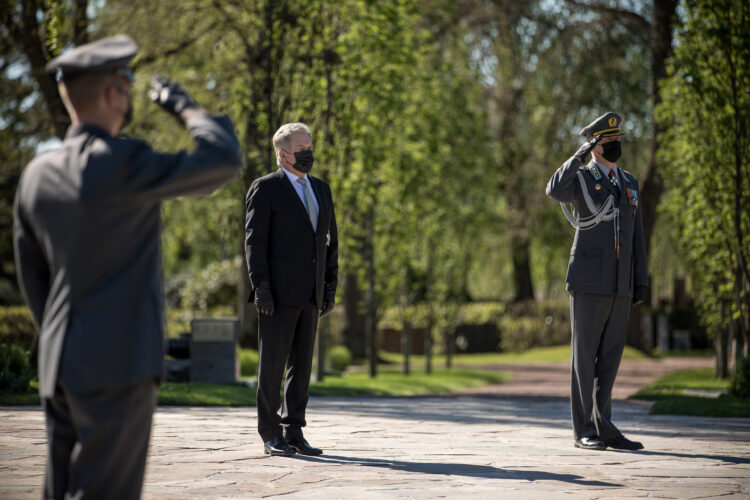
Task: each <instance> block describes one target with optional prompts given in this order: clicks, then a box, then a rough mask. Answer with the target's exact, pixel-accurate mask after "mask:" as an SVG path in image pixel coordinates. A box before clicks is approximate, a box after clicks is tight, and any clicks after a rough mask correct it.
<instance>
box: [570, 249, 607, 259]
mask: <svg viewBox="0 0 750 500" xmlns="http://www.w3.org/2000/svg"><path fill="white" fill-rule="evenodd" d="M570 254H571V255H575V256H576V257H581V258H584V259H588V258H592V257H601V256H602V249H601V247H576V248H574V249H573V251H572V252H570Z"/></svg>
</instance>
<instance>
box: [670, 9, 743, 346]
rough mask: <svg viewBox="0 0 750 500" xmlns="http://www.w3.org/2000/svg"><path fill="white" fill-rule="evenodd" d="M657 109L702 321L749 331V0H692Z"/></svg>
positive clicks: (673, 207)
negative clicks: (733, 324) (735, 322)
mask: <svg viewBox="0 0 750 500" xmlns="http://www.w3.org/2000/svg"><path fill="white" fill-rule="evenodd" d="M685 7H686V10H685V13H686V17H685V21H684V23H683V25H682V26H681V27H680V30H679V33H678V40H677V44H676V48H675V54H674V58H673V60H672V63H671V65H670V67H669V69H668V75H669V78H668V79H667V81H666V82H665V83H664V85H663V87H662V89H661V92H662V97H663V103H662V105H661V106H660V107H659V108H658V109H657V113H658V116H659V117H660V119H661V120H663V123H664V124H665V125H666V126H667V128H666V130H665V132H664V133H663V134H662V136H661V138H660V139H661V142H662V145H663V147H662V150H663V154H662V157H661V159H662V161H663V162H664V163H665V164H666V166H667V168H666V169H664V177H665V184H666V186H667V188H668V196H667V199H666V200H665V204H664V206H663V209H664V212H665V214H666V216H667V217H669V218H670V220H671V221H672V223H673V224H674V226H675V227H676V228H677V231H676V232H677V240H678V242H679V245H680V249H681V253H682V254H683V255H684V256H685V258H686V263H687V266H688V268H689V270H690V276H691V280H692V285H693V286H692V289H693V292H694V293H695V296H696V299H697V303H698V306H699V309H700V314H701V319H702V321H703V323H704V324H705V325H706V327H707V329H708V331H709V333H710V334H711V335H716V334H717V333H719V332H721V331H726V329H727V328H728V326H729V322H730V321H732V320H733V319H735V320H738V325H739V327H740V328H741V329H743V330H745V331H748V329H750V310H749V308H750V270H749V268H748V264H749V263H750V242H749V241H748V235H749V234H750V92H748V91H747V88H748V85H750V39H749V38H748V37H747V33H748V32H749V30H750V5H748V3H747V2H738V1H734V0H720V1H713V0H712V1H709V0H689V1H687V2H686V5H685Z"/></svg>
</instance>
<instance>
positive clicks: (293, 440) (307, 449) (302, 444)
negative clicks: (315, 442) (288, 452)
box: [284, 434, 323, 455]
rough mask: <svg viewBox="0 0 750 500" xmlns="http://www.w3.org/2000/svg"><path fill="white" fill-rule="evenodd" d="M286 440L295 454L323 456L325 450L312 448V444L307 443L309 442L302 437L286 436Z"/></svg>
mask: <svg viewBox="0 0 750 500" xmlns="http://www.w3.org/2000/svg"><path fill="white" fill-rule="evenodd" d="M284 439H286V444H288V445H289V447H290V448H291V449H293V450H294V451H295V452H297V453H299V454H300V455H322V454H323V450H321V449H320V448H313V447H312V446H310V443H308V442H307V440H306V439H305V438H304V436H302V434H300V435H298V436H297V435H295V436H289V435H287V436H285V437H284Z"/></svg>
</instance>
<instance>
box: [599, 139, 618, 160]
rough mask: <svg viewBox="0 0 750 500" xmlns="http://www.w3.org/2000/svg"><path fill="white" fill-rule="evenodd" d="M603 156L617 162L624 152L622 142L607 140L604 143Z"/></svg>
mask: <svg viewBox="0 0 750 500" xmlns="http://www.w3.org/2000/svg"><path fill="white" fill-rule="evenodd" d="M602 150H603V151H602V156H603V157H604V159H605V160H607V161H611V162H612V163H614V162H616V161H617V160H618V159H619V158H620V155H621V154H622V144H621V143H620V141H612V142H607V143H606V144H602Z"/></svg>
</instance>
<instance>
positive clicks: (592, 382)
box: [547, 112, 648, 450]
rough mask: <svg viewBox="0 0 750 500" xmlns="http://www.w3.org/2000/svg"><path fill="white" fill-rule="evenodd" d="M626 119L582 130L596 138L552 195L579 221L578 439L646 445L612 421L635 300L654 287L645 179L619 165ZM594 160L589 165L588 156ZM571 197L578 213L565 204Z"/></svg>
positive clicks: (608, 118)
mask: <svg viewBox="0 0 750 500" xmlns="http://www.w3.org/2000/svg"><path fill="white" fill-rule="evenodd" d="M621 126H622V118H621V117H620V115H618V114H617V113H613V112H609V113H605V114H604V115H602V116H600V117H599V118H597V119H596V120H594V121H593V122H591V123H590V124H589V125H588V126H586V127H585V128H583V130H581V132H580V135H582V136H584V137H586V139H588V142H586V143H585V144H583V145H582V146H581V147H580V148H579V149H578V151H577V152H576V153H575V154H574V155H573V156H572V157H570V159H568V160H567V161H566V162H565V163H563V164H562V166H561V167H560V168H558V169H557V171H556V172H555V173H554V175H553V176H552V178H551V179H550V180H549V183H548V184H547V195H548V196H549V197H550V198H552V199H554V200H557V201H559V202H561V204H562V207H563V212H565V215H566V217H568V220H569V221H570V222H571V224H573V226H574V227H575V228H576V233H575V238H574V240H573V247H572V249H571V252H570V264H569V265H568V275H567V277H566V280H565V281H566V284H567V285H566V288H567V290H568V291H569V292H570V316H571V329H572V343H571V392H570V406H571V414H572V419H573V431H574V435H575V446H576V447H578V448H583V449H593V450H603V449H605V448H606V447H608V446H609V447H611V448H618V449H626V450H638V449H641V448H643V445H642V444H641V443H638V442H635V441H631V440H629V439H627V438H626V437H625V436H623V435H622V433H621V432H620V431H619V430H618V429H617V427H615V425H614V424H613V423H612V420H611V413H612V411H611V408H612V387H613V385H614V383H615V377H616V375H617V370H618V368H619V366H620V359H621V358H622V352H623V349H624V347H625V336H626V333H627V328H628V319H629V317H630V307H631V305H632V304H634V303H637V302H640V301H642V300H643V298H644V295H645V293H646V290H647V287H648V271H647V265H646V245H645V241H644V237H643V219H642V216H641V207H640V205H639V188H638V180H637V179H636V178H635V177H634V176H633V175H632V174H630V173H629V172H626V171H625V170H622V169H620V168H619V167H618V166H617V160H618V159H619V158H620V152H621V142H620V137H621V136H622V135H623V133H622V129H621ZM589 153H591V156H592V159H591V161H590V162H589V163H588V164H584V160H585V159H586V156H588V154H589ZM566 203H570V205H571V207H572V213H571V212H570V211H568V209H567V208H566V206H565V204H566Z"/></svg>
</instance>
